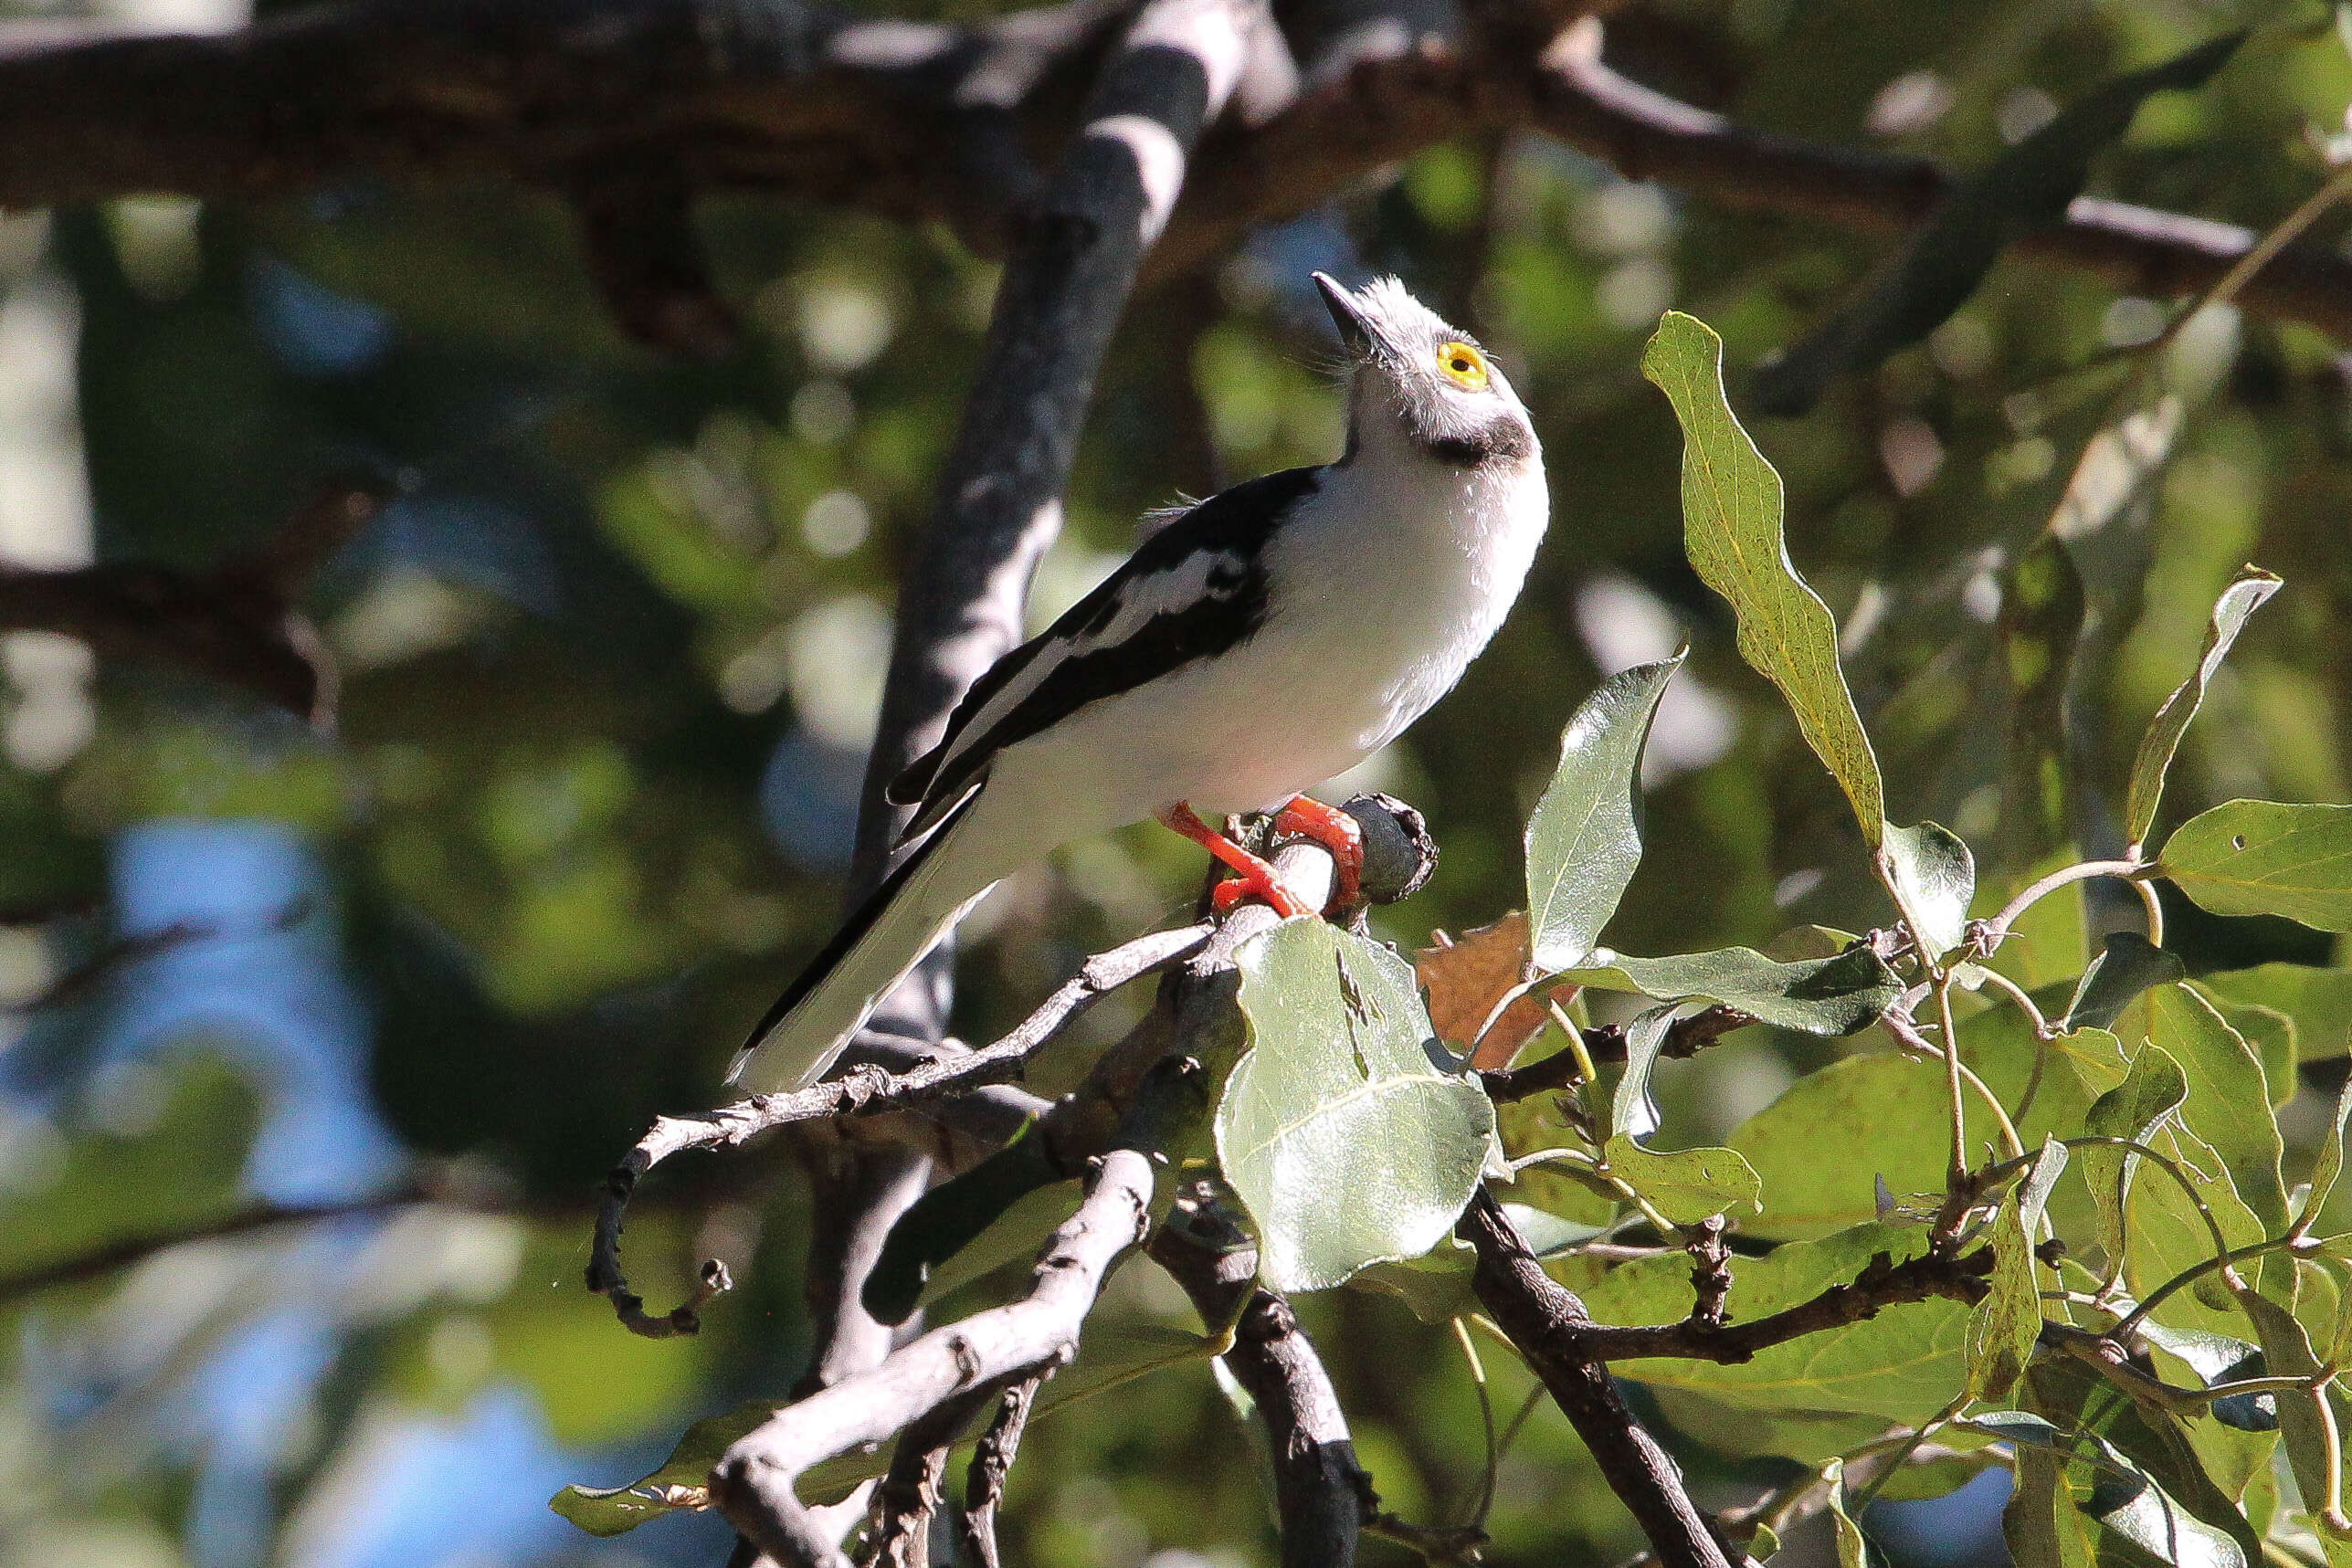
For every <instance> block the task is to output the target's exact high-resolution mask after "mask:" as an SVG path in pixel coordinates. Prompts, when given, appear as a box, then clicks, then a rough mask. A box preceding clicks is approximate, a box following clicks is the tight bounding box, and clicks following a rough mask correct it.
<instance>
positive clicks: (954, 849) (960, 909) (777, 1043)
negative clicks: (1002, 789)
mask: <svg viewBox="0 0 2352 1568" xmlns="http://www.w3.org/2000/svg"><path fill="white" fill-rule="evenodd" d="M980 793H981V792H980V791H977V790H976V791H974V792H973V794H972V795H971V797H970V798H968V799H966V800H965V802H964V804H963V805H959V806H957V807H956V808H955V811H954V812H952V813H951V814H949V816H948V817H947V819H946V820H945V821H944V822H943V823H941V824H940V825H939V826H938V828H937V830H935V831H934V832H933V834H932V835H931V837H928V838H926V839H924V840H923V843H922V844H921V845H920V846H918V847H916V848H915V849H914V851H913V852H912V853H911V854H910V855H908V856H907V858H905V859H904V860H902V862H900V864H899V866H898V868H897V869H895V870H893V871H892V872H891V874H890V876H889V878H888V879H885V880H884V881H883V883H882V885H881V887H880V888H878V889H875V891H874V893H873V896H872V897H870V898H869V899H868V900H866V901H865V902H864V903H862V904H860V906H858V910H857V912H856V913H854V914H852V915H851V916H850V917H849V920H848V921H846V922H844V923H843V925H842V927H841V929H840V930H839V931H837V932H835V933H834V936H833V940H832V941H831V942H827V943H826V944H825V951H824V952H820V953H818V954H817V958H816V961H815V962H814V963H810V964H809V966H808V967H807V969H806V970H804V971H802V972H801V975H800V978H799V979H797V980H796V981H794V982H793V983H792V984H791V986H790V988H789V989H787V990H786V992H785V994H783V995H782V996H779V997H777V998H776V1002H775V1006H773V1007H770V1008H769V1009H768V1010H767V1016H766V1017H765V1018H762V1019H761V1020H760V1021H759V1025H758V1026H757V1027H756V1028H754V1029H753V1030H752V1035H751V1039H750V1040H749V1042H748V1043H746V1044H745V1045H744V1048H743V1049H742V1050H741V1051H739V1052H737V1053H736V1055H735V1060H734V1064H733V1066H732V1067H730V1068H728V1069H727V1081H728V1082H729V1083H731V1084H737V1085H740V1086H741V1087H743V1088H744V1089H747V1090H748V1091H749V1092H751V1093H754V1094H766V1093H771V1092H773V1091H775V1090H777V1089H800V1088H804V1087H806V1086H807V1085H808V1084H811V1083H814V1082H815V1081H816V1080H817V1079H818V1078H819V1077H821V1076H822V1075H823V1074H824V1071H825V1069H826V1068H828V1067H830V1066H832V1065H833V1058H836V1057H838V1056H839V1055H840V1054H841V1047H843V1046H845V1045H847V1044H849V1037H850V1036H851V1035H854V1034H856V1033H857V1031H858V1026H860V1025H861V1024H863V1023H864V1022H865V1021H866V1018H867V1016H868V1015H869V1014H870V1013H872V1012H873V1010H874V1005H875V1004H876V1003H878V1002H880V1001H881V999H882V997H883V996H884V995H886V994H889V992H890V990H891V987H892V986H894V985H896V984H898V983H899V982H900V981H901V980H902V979H904V978H905V977H906V974H907V972H908V971H909V970H911V969H912V968H913V967H914V966H915V965H916V964H917V963H921V962H923V954H925V953H927V952H930V951H931V950H932V948H933V946H934V945H935V944H936V943H937V942H938V941H939V939H940V938H941V937H942V936H943V935H944V934H945V933H946V931H947V930H948V928H949V927H950V926H952V925H954V924H955V921H957V920H958V919H959V918H960V917H961V916H962V915H963V913H964V911H965V910H968V909H970V908H971V907H972V906H973V905H974V904H976V903H977V902H978V901H979V900H980V899H981V898H982V897H984V896H985V895H986V893H987V891H988V889H990V888H992V887H994V886H996V880H997V873H996V872H995V871H994V870H993V869H990V868H988V867H987V866H985V865H982V864H979V862H980V861H981V860H982V859H984V858H985V857H983V856H980V855H976V854H975V851H976V850H978V849H980V848H981V847H982V846H981V845H980V843H979V842H978V841H977V840H976V838H975V837H974V835H973V833H972V828H973V816H974V811H973V808H974V806H975V805H977V804H978V801H979V798H980Z"/></svg>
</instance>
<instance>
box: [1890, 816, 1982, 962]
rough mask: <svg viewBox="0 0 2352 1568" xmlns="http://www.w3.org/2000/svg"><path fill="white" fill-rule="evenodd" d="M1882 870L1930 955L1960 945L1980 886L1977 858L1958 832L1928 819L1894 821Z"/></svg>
mask: <svg viewBox="0 0 2352 1568" xmlns="http://www.w3.org/2000/svg"><path fill="white" fill-rule="evenodd" d="M1878 863H1879V870H1880V874H1881V876H1882V877H1883V879H1885V882H1886V887H1887V891H1889V892H1890V893H1892V894H1893V895H1894V903H1895V907H1896V908H1897V909H1899V910H1902V911H1903V918H1904V921H1907V922H1908V923H1909V924H1910V926H1911V931H1912V934H1913V935H1914V936H1915V937H1917V938H1918V939H1919V943H1920V946H1921V947H1922V948H1923V949H1925V952H1927V954H1928V956H1930V957H1931V958H1940V957H1942V956H1943V955H1944V954H1945V953H1947V952H1951V951H1952V950H1953V949H1954V948H1956V947H1957V946H1959V945H1960V942H1961V939H1962V938H1964V937H1966V936H1967V931H1968V900H1969V899H1970V897H1971V896H1972V895H1974V894H1975V892H1976V890H1977V861H1976V857H1975V856H1973V855H1971V854H1969V853H1968V847H1967V845H1966V844H1963V843H1962V842H1960V837H1959V835H1957V834H1956V833H1953V832H1950V831H1949V830H1947V829H1946V828H1943V827H1940V826H1937V825H1936V824H1935V823H1932V822H1923V823H1921V824H1920V825H1919V826H1916V827H1903V826H1895V825H1892V824H1890V825H1889V826H1888V827H1887V829H1886V839H1885V842H1883V844H1881V845H1880V846H1879V848H1878Z"/></svg>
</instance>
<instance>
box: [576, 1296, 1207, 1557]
mask: <svg viewBox="0 0 2352 1568" xmlns="http://www.w3.org/2000/svg"><path fill="white" fill-rule="evenodd" d="M1215 1347H1216V1342H1215V1341H1213V1340H1208V1339H1205V1338H1203V1337H1202V1336H1200V1335H1198V1334H1194V1333H1187V1332H1186V1331H1184V1330H1181V1329H1173V1328H1168V1327H1165V1326H1164V1325H1162V1324H1158V1323H1149V1322H1125V1323H1123V1322H1116V1321H1089V1322H1088V1323H1087V1325H1086V1333H1085V1336H1084V1338H1083V1339H1081V1341H1080V1343H1079V1352H1078V1359H1077V1361H1075V1362H1074V1363H1071V1366H1070V1367H1069V1368H1068V1369H1067V1370H1066V1371H1063V1372H1062V1373H1059V1374H1058V1375H1056V1376H1055V1377H1054V1379H1053V1381H1051V1382H1050V1383H1049V1384H1046V1385H1045V1387H1044V1389H1043V1390H1042V1391H1041V1392H1040V1393H1039V1395H1038V1400H1037V1404H1036V1405H1035V1406H1034V1407H1033V1408H1032V1409H1031V1411H1030V1413H1029V1419H1030V1420H1031V1421H1032V1422H1035V1421H1040V1420H1043V1419H1045V1418H1046V1417H1048V1416H1049V1415H1055V1414H1058V1413H1059V1412H1060V1411H1063V1410H1066V1409H1068V1408H1070V1407H1071V1405H1077V1404H1081V1403H1082V1402H1083V1401H1085V1400H1088V1399H1092V1398H1093V1397H1094V1396H1095V1395H1096V1394H1104V1393H1107V1392H1109V1391H1110V1390H1112V1389H1113V1388H1117V1387H1119V1386H1120V1385H1121V1384H1126V1383H1130V1382H1133V1381H1134V1379H1136V1378H1138V1377H1142V1376H1144V1375H1145V1374H1147V1373H1154V1372H1157V1371H1159V1370H1160V1369H1161V1368H1163V1367H1168V1366H1176V1365H1180V1364H1181V1363H1185V1362H1189V1361H1201V1360H1207V1359H1208V1355H1209V1352H1211V1351H1212V1350H1213V1349H1215ZM791 1403H792V1402H791V1401H790V1400H789V1399H754V1400H752V1401H751V1402H750V1403H748V1404H744V1405H737V1406H736V1407H735V1408H734V1409H733V1410H730V1411H728V1412H726V1413H725V1414H724V1415H713V1416H710V1417H709V1418H707V1419H705V1420H701V1421H697V1422H696V1423H694V1425H693V1426H689V1427H688V1428H687V1429H686V1432H685V1435H684V1436H681V1437H680V1438H679V1440H678V1446H677V1447H675V1448H673V1449H671V1450H670V1458H667V1459H665V1460H663V1461H662V1463H661V1467H660V1468H659V1469H657V1470H655V1471H653V1472H652V1473H651V1474H649V1475H647V1476H644V1477H642V1478H640V1479H638V1480H635V1481H631V1482H629V1483H628V1485H626V1486H619V1487H582V1486H570V1487H565V1488H564V1489H563V1490H562V1491H560V1492H557V1493H556V1494H555V1495H554V1497H553V1498H551V1499H549V1500H548V1506H549V1507H550V1508H552V1509H554V1510H555V1511H556V1512H557V1513H560V1514H562V1515H563V1516H564V1518H565V1519H568V1520H570V1521H572V1522H573V1523H574V1524H575V1525H577V1526H579V1527H580V1528H581V1529H582V1530H585V1531H587V1532H588V1533H589V1534H591V1535H621V1534H624V1533H626V1532H628V1531H632V1530H635V1529H636V1528H637V1527H638V1525H640V1524H643V1523H644V1522H645V1521H648V1520H649V1519H659V1518H660V1517H661V1516H662V1515H664V1514H669V1513H676V1512H679V1511H681V1510H698V1509H704V1508H708V1507H709V1506H710V1505H711V1499H710V1493H709V1490H708V1487H709V1483H710V1479H711V1467H712V1466H713V1465H715V1464H717V1463H718V1462H719V1457H720V1456H721V1455H722V1454H724V1453H725V1452H726V1451H727V1450H728V1449H729V1448H730V1447H733V1445H734V1444H735V1442H736V1441H737V1439H739V1438H742V1437H744V1436H748V1435H749V1434H750V1433H751V1432H753V1431H754V1430H755V1429H756V1428H757V1427H759V1426H761V1425H762V1424H764V1423H765V1421H766V1420H767V1419H768V1417H770V1416H771V1415H775V1413H776V1412H777V1411H778V1410H781V1409H783V1408H785V1407H786V1405H790V1404H791ZM994 1415H995V1411H994V1410H993V1409H990V1410H983V1411H980V1412H978V1413H977V1414H976V1415H974V1416H973V1418H972V1421H971V1424H970V1425H969V1426H967V1427H966V1428H965V1431H964V1433H963V1435H962V1436H960V1437H959V1438H958V1439H957V1442H958V1445H959V1446H962V1445H968V1444H970V1443H973V1442H975V1441H976V1440H977V1439H978V1437H979V1436H980V1434H981V1433H982V1432H984V1431H986V1429H987V1426H988V1423H989V1421H990V1420H991V1419H992V1418H993V1416H994ZM890 1462H891V1453H890V1449H889V1447H887V1446H881V1447H875V1448H873V1449H871V1450H870V1451H868V1452H865V1453H849V1454H845V1455H842V1456H841V1457H839V1458H833V1459H828V1460H827V1461H825V1462H824V1463H823V1464H821V1465H818V1466H816V1467H815V1468H812V1469H810V1470H809V1471H808V1472H807V1474H806V1475H804V1476H802V1477H801V1478H800V1488H799V1489H800V1493H801V1495H802V1496H803V1497H804V1498H807V1499H808V1500H811V1501H831V1500H835V1499H838V1498H840V1497H842V1496H845V1495H847V1494H848V1493H849V1491H850V1490H851V1489H853V1488H855V1487H856V1486H857V1485H858V1483H860V1481H868V1480H872V1479H875V1478H877V1477H879V1476H881V1474H882V1472H883V1471H885V1470H887V1469H888V1468H890Z"/></svg>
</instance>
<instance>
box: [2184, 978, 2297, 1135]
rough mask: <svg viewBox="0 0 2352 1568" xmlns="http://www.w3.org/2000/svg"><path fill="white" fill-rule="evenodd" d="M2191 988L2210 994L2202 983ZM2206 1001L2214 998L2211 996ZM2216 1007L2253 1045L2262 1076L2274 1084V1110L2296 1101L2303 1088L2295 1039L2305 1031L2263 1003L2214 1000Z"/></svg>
mask: <svg viewBox="0 0 2352 1568" xmlns="http://www.w3.org/2000/svg"><path fill="white" fill-rule="evenodd" d="M2190 989H2191V990H2193V991H2195V992H2196V993H2197V994H2199V996H2205V995H2206V994H2205V988H2204V987H2203V986H2201V985H2192V986H2191V987H2190ZM2206 1000H2207V1001H2209V1002H2211V1001H2213V999H2212V998H2211V997H2210V996H2206ZM2213 1010H2214V1011H2215V1012H2217V1013H2219V1014H2220V1015H2221V1019H2222V1021H2223V1022H2224V1023H2226V1024H2228V1025H2229V1026H2230V1027H2231V1028H2233V1029H2235V1030H2237V1031H2238V1034H2239V1037H2241V1039H2243V1040H2244V1041H2245V1042H2246V1044H2247V1045H2249V1046H2251V1047H2253V1052H2254V1058H2255V1059H2256V1060H2257V1061H2260V1062H2261V1063H2262V1079H2263V1080H2264V1081H2265V1082H2266V1083H2268V1084H2269V1085H2270V1089H2271V1109H2272V1110H2277V1109H2278V1108H2279V1107H2281V1106H2283V1105H2284V1104H2285V1103H2286V1102H2287V1101H2288V1100H2293V1099H2294V1097H2295V1091H2296V1090H2297V1089H2299V1088H2300V1087H2301V1084H2300V1081H2299V1080H2298V1079H2297V1076H2296V1073H2295V1063H2296V1062H2297V1061H2298V1060H2299V1059H2300V1052H2299V1051H2298V1050H2297V1048H2296V1044H2295V1039H2296V1037H2297V1035H2298V1034H2300V1033H2301V1031H2300V1030H2298V1029H2297V1028H2296V1027H2295V1023H2294V1019H2293V1018H2290V1017H2288V1016H2286V1015H2285V1014H2284V1013H2282V1012H2280V1011H2279V1010H2278V1009H2277V1008H2275V1007H2265V1006H2263V1005H2262V1004H2261V1003H2259V1002H2231V1003H2226V1004H2225V1003H2220V1002H2214V1003H2213Z"/></svg>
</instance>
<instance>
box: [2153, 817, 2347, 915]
mask: <svg viewBox="0 0 2352 1568" xmlns="http://www.w3.org/2000/svg"><path fill="white" fill-rule="evenodd" d="M2158 861H2159V865H2158V867H2157V869H2158V870H2160V871H2161V872H2162V873H2163V874H2164V875H2165V876H2167V877H2169V878H2171V879H2172V881H2173V884H2174V886H2176V887H2178V889H2180V890H2181V891H2182V892H2184V893H2186V894H2188V895H2189V897H2190V898H2191V899H2193V900H2196V902H2197V904H2198V906H2199V908H2201V909H2207V910H2211V911H2212V912H2213V913H2215V914H2217V915H2284V916H2285V917H2286V918H2287V919H2289V920H2291V921H2302V922H2303V923H2304V924H2305V925H2307V926H2311V927H2313V928H2314V929H2315V930H2318V931H2352V805H2282V804H2281V803H2279V802H2278V801H2274V800H2233V801H2231V802H2230V803H2228V804H2227V805H2217V806H2215V807H2214V808H2213V809H2212V810H2210V811H2208V812H2203V813H2200V814H2199V815H2198V816H2192V817H2190V818H2189V820H2188V821H2187V822H2184V823H2182V824H2181V825H2180V826H2179V827H2178V828H2177V829H2176V830H2175V831H2174V833H2173V835H2172V837H2170V838H2169V839H2167V840H2166V841H2165V846H2164V852H2163V854H2162V855H2160V856H2159V857H2158Z"/></svg>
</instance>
